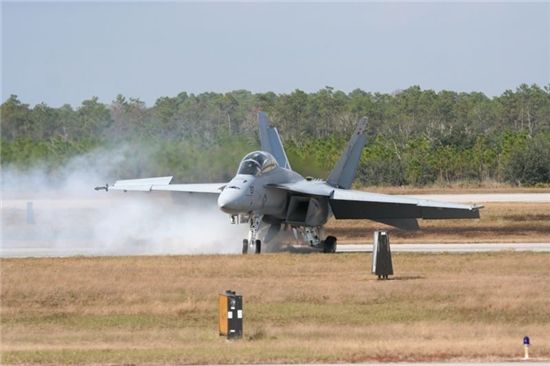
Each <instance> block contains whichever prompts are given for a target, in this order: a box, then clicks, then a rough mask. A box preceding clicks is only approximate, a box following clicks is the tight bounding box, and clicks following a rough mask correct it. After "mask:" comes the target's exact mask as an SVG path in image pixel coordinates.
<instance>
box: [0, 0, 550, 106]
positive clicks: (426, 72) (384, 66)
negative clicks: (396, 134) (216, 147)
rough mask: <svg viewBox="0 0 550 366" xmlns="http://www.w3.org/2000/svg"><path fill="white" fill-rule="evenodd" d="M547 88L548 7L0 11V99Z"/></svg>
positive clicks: (61, 5) (43, 6) (28, 6)
mask: <svg viewBox="0 0 550 366" xmlns="http://www.w3.org/2000/svg"><path fill="white" fill-rule="evenodd" d="M521 83H529V84H530V83H537V84H539V85H546V84H549V83H550V2H548V1H546V2H538V3H483V4H482V3H471V2H470V3H349V4H340V3H333V4H331V3H320V4H319V3H318V4H314V3H301V4H285V3H183V2H170V3H153V2H119V3H112V2H101V3H97V2H95V3H83V2H57V3H47V2H38V3H36V2H5V1H3V2H2V100H3V101H4V100H5V99H6V98H7V97H8V96H9V95H10V94H17V95H18V96H19V98H20V99H21V100H22V101H24V102H26V103H31V104H36V103H40V102H46V103H47V104H49V105H51V106H60V105H62V104H64V103H70V104H72V105H73V106H77V105H79V104H80V102H81V101H82V100H84V99H88V98H90V97H92V96H98V97H99V98H100V100H101V101H102V102H110V101H112V100H113V99H114V97H115V96H116V95H117V94H123V95H124V96H127V97H138V98H140V99H141V100H144V101H145V102H146V103H147V104H148V105H152V104H153V103H154V102H155V100H156V99H157V98H158V97H161V96H175V95H177V94H178V93H179V92H181V91H187V92H192V93H200V92H204V91H215V92H226V91H230V90H235V89H248V90H251V91H253V92H264V91H274V92H278V93H286V92H291V91H293V90H295V89H302V90H304V91H307V92H312V91H316V90H319V89H321V88H323V87H325V86H327V85H328V86H332V87H334V88H336V89H341V90H344V91H346V92H348V91H351V90H353V89H355V88H361V89H363V90H366V91H372V92H376V91H378V92H392V91H394V90H397V89H404V88H407V87H409V86H411V85H420V86H421V87H422V88H423V89H435V90H441V89H450V90H455V91H482V92H484V93H486V94H488V95H489V96H493V95H499V94H501V93H502V92H503V91H504V90H506V89H514V88H516V87H517V86H518V85H519V84H521Z"/></svg>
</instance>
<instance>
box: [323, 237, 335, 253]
mask: <svg viewBox="0 0 550 366" xmlns="http://www.w3.org/2000/svg"><path fill="white" fill-rule="evenodd" d="M323 253H336V238H335V237H334V236H327V238H326V239H325V241H324V242H323Z"/></svg>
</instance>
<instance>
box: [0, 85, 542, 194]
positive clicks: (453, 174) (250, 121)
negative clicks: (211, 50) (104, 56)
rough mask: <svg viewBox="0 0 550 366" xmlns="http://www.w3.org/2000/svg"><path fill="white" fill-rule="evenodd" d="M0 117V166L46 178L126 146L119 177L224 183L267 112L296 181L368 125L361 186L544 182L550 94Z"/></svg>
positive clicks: (233, 100) (320, 95) (424, 95)
mask: <svg viewBox="0 0 550 366" xmlns="http://www.w3.org/2000/svg"><path fill="white" fill-rule="evenodd" d="M0 108H1V132H2V138H1V144H2V145H1V149H2V164H3V166H4V167H6V166H9V167H16V168H19V169H28V168H32V167H34V166H37V165H40V166H43V167H46V169H47V170H48V171H50V172H51V174H55V172H56V169H59V168H60V167H62V166H63V164H65V163H66V162H67V161H69V160H70V159H71V158H73V157H75V156H78V155H81V154H85V153H89V152H92V151H97V150H98V149H115V148H120V147H121V146H123V147H124V148H123V149H122V154H124V155H125V157H126V159H124V163H123V164H121V165H120V166H117V167H116V171H114V172H113V174H116V175H117V176H116V177H115V178H118V177H135V176H147V175H174V176H176V178H177V179H178V180H179V181H181V182H188V181H189V182H190V181H199V180H211V181H223V180H226V179H228V178H230V177H231V176H232V175H233V174H234V173H235V169H236V165H237V163H238V162H239V160H240V158H241V157H242V156H244V154H246V153H247V152H248V151H251V150H253V149H257V148H258V147H259V143H258V139H257V127H256V111H258V110H263V111H265V112H267V113H268V114H269V116H270V118H271V119H272V121H273V124H274V125H275V126H276V127H277V128H278V130H279V132H280V134H281V136H282V139H283V141H284V143H285V147H286V149H287V153H288V155H289V158H290V161H291V163H292V164H293V168H295V169H296V170H298V171H300V172H301V173H303V174H304V175H311V176H316V177H321V178H324V177H326V175H327V174H328V172H329V171H330V170H331V169H332V167H333V166H334V164H335V162H336V160H337V159H338V158H339V156H340V153H341V151H342V149H343V147H344V146H345V143H346V141H347V140H348V138H349V136H350V134H351V133H352V132H353V129H354V127H355V124H356V123H357V120H358V119H359V118H361V117H362V116H368V118H369V124H368V143H367V147H366V149H365V151H364V153H363V155H362V159H361V166H360V169H359V171H358V176H357V182H358V183H359V184H362V185H417V186H422V185H428V184H434V183H435V184H449V183H454V182H470V183H481V182H484V181H487V180H491V181H497V182H508V183H511V184H516V185H527V186H532V185H538V184H548V183H550V85H546V86H544V87H540V86H538V85H526V84H522V85H520V86H519V87H517V88H516V89H515V90H507V91H505V92H504V93H503V94H502V95H500V96H496V97H492V98H490V97H487V96H486V95H484V94H483V93H479V92H471V93H463V92H461V93H458V92H453V91H446V90H444V91H439V92H435V91H433V90H422V89H421V88H420V87H418V86H412V87H410V88H408V89H405V90H400V91H396V92H394V93H391V94H388V93H369V92H365V91H363V90H360V89H357V90H354V91H352V92H350V93H344V92H342V91H339V90H335V89H333V88H331V87H326V88H324V89H321V90H319V91H317V92H315V93H306V92H303V91H301V90H295V91H293V92H292V93H289V94H276V93H272V92H267V93H252V92H249V91H246V90H237V91H232V92H228V93H202V94H197V95H195V94H189V93H186V92H182V93H180V94H178V95H177V96H175V97H162V98H159V99H157V101H156V102H155V104H154V105H153V106H150V107H148V106H146V105H145V103H144V102H143V101H141V100H140V99H137V98H126V97H124V96H122V95H119V96H117V97H116V98H115V99H114V100H113V101H112V102H111V103H109V104H105V103H101V102H100V101H99V100H98V98H95V97H94V98H91V99H88V100H85V101H83V102H82V103H81V105H80V106H78V107H75V108H73V107H72V106H70V105H68V104H67V105H63V106H61V107H59V108H53V107H50V106H48V105H46V104H44V103H41V104H37V105H35V106H29V105H28V104H25V103H23V102H21V101H20V100H19V98H18V97H17V96H15V95H12V96H10V97H9V98H8V99H7V100H6V101H5V102H4V103H3V104H2V105H1V107H0Z"/></svg>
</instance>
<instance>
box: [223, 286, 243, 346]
mask: <svg viewBox="0 0 550 366" xmlns="http://www.w3.org/2000/svg"><path fill="white" fill-rule="evenodd" d="M218 312H219V323H220V324H219V326H220V335H221V336H227V338H228V339H233V338H241V337H242V336H243V298H242V296H241V295H237V294H236V293H235V292H234V291H231V290H227V291H225V292H224V293H223V294H220V296H219V298H218Z"/></svg>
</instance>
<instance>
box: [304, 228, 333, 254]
mask: <svg viewBox="0 0 550 366" xmlns="http://www.w3.org/2000/svg"><path fill="white" fill-rule="evenodd" d="M298 233H300V234H301V235H302V237H303V239H304V241H305V242H306V243H308V244H309V245H310V246H311V247H313V248H317V249H321V250H322V251H323V253H336V237H334V236H331V235H329V236H327V237H326V239H325V240H321V237H322V233H323V228H322V227H321V226H317V227H315V226H304V227H301V228H296V230H295V232H294V234H295V236H296V239H298Z"/></svg>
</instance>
